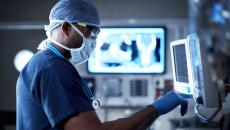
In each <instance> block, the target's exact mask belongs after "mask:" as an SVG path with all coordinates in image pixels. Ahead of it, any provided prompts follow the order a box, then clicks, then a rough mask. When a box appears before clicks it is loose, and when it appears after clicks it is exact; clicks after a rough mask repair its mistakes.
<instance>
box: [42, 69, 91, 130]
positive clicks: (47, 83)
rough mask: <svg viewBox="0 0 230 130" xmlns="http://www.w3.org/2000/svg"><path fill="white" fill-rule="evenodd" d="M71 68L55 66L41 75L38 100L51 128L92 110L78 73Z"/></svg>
mask: <svg viewBox="0 0 230 130" xmlns="http://www.w3.org/2000/svg"><path fill="white" fill-rule="evenodd" d="M72 68H73V67H72ZM72 68H71V67H68V66H67V67H66V66H65V67H63V66H55V67H52V68H51V67H50V68H48V69H46V70H44V71H43V72H42V73H41V78H40V83H41V84H40V90H39V91H40V94H39V95H40V100H41V104H42V107H43V109H44V111H45V114H46V115H47V118H48V120H49V122H50V123H51V126H52V127H55V126H57V125H58V123H60V122H61V121H63V120H64V119H66V118H68V117H70V116H73V115H74V114H78V113H80V112H83V111H90V110H94V109H93V108H92V105H91V101H90V99H89V98H88V97H87V96H86V94H85V93H84V91H83V87H82V86H83V84H82V83H81V80H80V76H79V75H78V72H77V71H76V70H74V69H72Z"/></svg>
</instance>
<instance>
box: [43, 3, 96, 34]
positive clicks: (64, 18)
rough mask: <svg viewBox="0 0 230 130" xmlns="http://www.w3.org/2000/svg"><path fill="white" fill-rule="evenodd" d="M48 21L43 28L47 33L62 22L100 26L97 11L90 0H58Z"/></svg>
mask: <svg viewBox="0 0 230 130" xmlns="http://www.w3.org/2000/svg"><path fill="white" fill-rule="evenodd" d="M49 20H50V24H49V25H47V26H46V27H45V29H46V31H48V32H50V31H52V30H53V29H54V28H56V27H58V26H60V25H61V24H62V23H63V22H70V23H76V22H79V23H84V24H86V25H91V26H97V27H99V26H100V19H99V14H98V11H97V9H96V8H95V6H94V5H93V4H92V3H91V2H90V0H60V1H59V2H57V3H56V4H55V5H54V7H53V8H52V9H51V11H50V15H49Z"/></svg>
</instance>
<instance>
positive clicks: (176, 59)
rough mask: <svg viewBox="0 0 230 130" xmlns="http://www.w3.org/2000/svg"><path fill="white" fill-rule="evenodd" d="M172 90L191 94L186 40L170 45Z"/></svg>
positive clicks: (189, 65)
mask: <svg viewBox="0 0 230 130" xmlns="http://www.w3.org/2000/svg"><path fill="white" fill-rule="evenodd" d="M170 50H171V60H172V71H173V77H174V90H175V91H176V92H179V93H182V94H188V95H191V94H193V81H192V70H191V62H190V61H191V60H190V56H189V48H188V42H187V39H182V40H177V41H173V42H171V43H170Z"/></svg>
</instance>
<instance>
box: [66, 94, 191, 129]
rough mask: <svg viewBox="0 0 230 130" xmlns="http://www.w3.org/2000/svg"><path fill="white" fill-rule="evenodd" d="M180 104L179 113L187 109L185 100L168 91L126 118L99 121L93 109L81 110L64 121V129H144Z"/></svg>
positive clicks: (183, 112)
mask: <svg viewBox="0 0 230 130" xmlns="http://www.w3.org/2000/svg"><path fill="white" fill-rule="evenodd" d="M178 105H181V114H182V115H184V114H185V113H186V111H187V101H186V100H184V99H183V98H181V97H180V96H179V95H177V94H175V93H174V92H170V93H168V94H166V95H165V96H163V97H162V98H160V99H159V100H157V101H156V102H154V103H153V104H152V105H150V106H149V107H147V108H145V109H143V110H141V111H139V112H137V113H135V114H133V115H132V116H130V117H127V118H121V119H117V120H114V121H109V122H104V123H101V122H100V120H99V118H98V117H97V115H96V113H95V112H94V111H88V112H81V113H79V114H78V115H76V116H74V117H71V118H70V119H68V120H67V121H66V122H65V123H64V130H145V129H146V128H148V127H149V126H150V125H151V124H152V122H153V121H154V120H155V119H156V118H157V117H158V116H160V115H162V114H166V113H168V112H169V111H171V110H173V109H174V108H175V107H177V106H178Z"/></svg>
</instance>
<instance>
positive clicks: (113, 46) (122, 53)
mask: <svg viewBox="0 0 230 130" xmlns="http://www.w3.org/2000/svg"><path fill="white" fill-rule="evenodd" d="M164 64H165V29H164V28H102V29H101V32H100V34H99V36H98V39H97V45H96V49H95V51H94V53H93V55H92V56H91V57H90V59H89V61H88V70H89V72H92V73H163V72H164V68H165V67H164Z"/></svg>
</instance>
